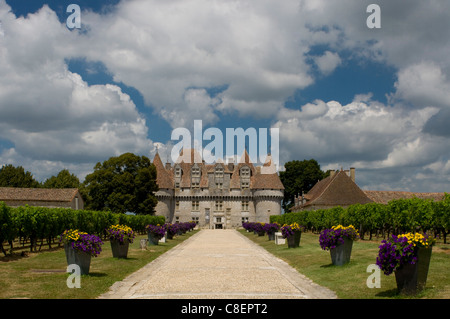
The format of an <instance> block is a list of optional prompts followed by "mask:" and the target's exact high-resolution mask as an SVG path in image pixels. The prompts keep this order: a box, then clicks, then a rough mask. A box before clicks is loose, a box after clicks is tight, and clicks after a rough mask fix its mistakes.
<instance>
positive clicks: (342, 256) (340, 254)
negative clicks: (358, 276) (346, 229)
mask: <svg viewBox="0 0 450 319" xmlns="http://www.w3.org/2000/svg"><path fill="white" fill-rule="evenodd" d="M352 247H353V240H351V239H348V238H344V243H343V244H340V245H337V246H336V248H332V249H330V255H331V262H332V263H333V265H336V266H342V265H345V264H347V263H349V262H350V256H351V254H352Z"/></svg>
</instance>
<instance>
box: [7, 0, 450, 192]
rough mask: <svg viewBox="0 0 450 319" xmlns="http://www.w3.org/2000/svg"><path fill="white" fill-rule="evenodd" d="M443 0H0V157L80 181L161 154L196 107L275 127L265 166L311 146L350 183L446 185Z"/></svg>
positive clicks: (204, 116)
mask: <svg viewBox="0 0 450 319" xmlns="http://www.w3.org/2000/svg"><path fill="white" fill-rule="evenodd" d="M70 4H78V5H79V7H80V10H81V11H80V16H79V21H80V22H81V25H80V28H73V27H70V26H69V25H68V24H67V20H68V19H71V18H70V16H71V14H72V11H69V12H67V7H68V6H69V5H70ZM370 4H377V5H378V6H379V8H380V15H379V18H380V20H379V21H380V26H381V28H369V27H368V24H367V20H368V18H370V19H371V18H372V17H371V14H372V12H371V11H370V12H367V8H368V6H369V5H370ZM448 12H450V2H449V1H447V0H429V1H422V0H408V1H404V0H389V1H388V0H339V1H338V0H283V1H276V0H245V1H244V0H170V1H162V0H100V1H92V0H84V1H75V0H69V1H64V0H52V1H40V0H34V1H22V0H0V166H2V165H6V164H12V165H14V166H23V167H24V168H25V170H27V171H30V172H31V173H32V174H33V175H34V177H35V178H36V179H37V180H39V181H44V180H45V179H47V178H49V177H51V176H52V175H56V174H57V173H58V172H59V171H61V170H62V169H69V171H70V172H71V173H74V174H76V175H77V176H78V177H79V178H80V180H81V181H83V180H84V177H85V176H86V175H87V174H89V173H90V172H92V171H93V167H94V165H95V164H96V163H97V162H102V161H104V160H106V159H108V158H109V157H111V156H118V155H120V154H123V153H125V152H132V153H135V154H137V155H145V156H148V157H150V158H151V159H153V157H154V155H155V153H156V152H159V153H160V155H161V157H162V159H163V161H166V160H168V161H171V157H170V154H171V150H172V149H173V147H174V145H175V144H177V143H178V140H172V139H171V134H172V131H173V130H175V129H177V128H187V129H188V130H190V131H192V130H193V124H194V121H195V120H201V121H202V124H203V129H204V130H206V129H207V128H218V129H219V130H221V131H222V132H224V136H225V131H226V129H227V128H239V127H242V128H243V129H247V128H256V129H257V130H258V129H259V128H278V129H279V164H280V166H279V168H280V170H282V169H283V165H284V163H286V162H288V161H291V160H304V159H315V160H317V161H318V162H319V164H320V165H321V168H322V169H323V170H328V169H341V168H343V169H348V168H350V167H355V168H356V182H357V184H358V185H359V186H360V187H361V188H362V189H367V190H398V191H413V192H449V191H450V126H449V125H448V123H449V121H450V54H449V52H450V37H449V36H448V34H449V30H450V19H449V16H448ZM71 21H72V20H71ZM202 142H203V145H202V146H203V147H205V146H206V145H207V143H209V141H205V140H203V141H202ZM225 143H226V141H225V140H224V144H225Z"/></svg>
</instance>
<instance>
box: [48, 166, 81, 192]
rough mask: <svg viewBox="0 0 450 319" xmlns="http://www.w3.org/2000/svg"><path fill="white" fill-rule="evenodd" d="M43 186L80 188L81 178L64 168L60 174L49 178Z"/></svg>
mask: <svg viewBox="0 0 450 319" xmlns="http://www.w3.org/2000/svg"><path fill="white" fill-rule="evenodd" d="M42 186H43V187H45V188H79V187H80V180H79V179H78V177H77V176H76V175H74V174H71V173H70V172H69V170H67V169H63V170H62V171H61V172H59V173H58V175H56V176H52V177H50V178H48V179H47V180H46V181H45V182H44V184H42Z"/></svg>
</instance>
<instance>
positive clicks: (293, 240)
mask: <svg viewBox="0 0 450 319" xmlns="http://www.w3.org/2000/svg"><path fill="white" fill-rule="evenodd" d="M301 237H302V232H300V231H294V235H293V236H289V237H288V238H286V240H287V243H288V248H296V247H298V246H300V238H301Z"/></svg>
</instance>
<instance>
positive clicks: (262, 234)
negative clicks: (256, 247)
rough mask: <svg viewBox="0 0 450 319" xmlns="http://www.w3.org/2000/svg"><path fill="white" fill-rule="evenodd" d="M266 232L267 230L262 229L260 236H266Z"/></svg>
mask: <svg viewBox="0 0 450 319" xmlns="http://www.w3.org/2000/svg"><path fill="white" fill-rule="evenodd" d="M265 234H266V232H265V231H260V232H258V236H264V235H265Z"/></svg>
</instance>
